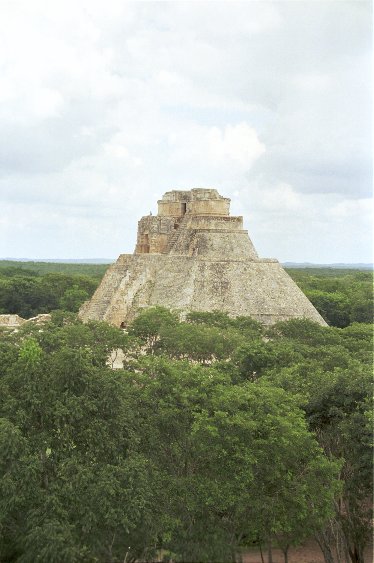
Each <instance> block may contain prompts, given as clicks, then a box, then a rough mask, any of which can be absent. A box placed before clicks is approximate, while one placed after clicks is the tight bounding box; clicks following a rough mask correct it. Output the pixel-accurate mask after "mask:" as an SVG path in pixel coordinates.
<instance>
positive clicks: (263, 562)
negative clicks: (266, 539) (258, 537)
mask: <svg viewBox="0 0 374 563" xmlns="http://www.w3.org/2000/svg"><path fill="white" fill-rule="evenodd" d="M259 547H260V554H261V563H265V559H264V554H263V553H262V545H261V544H259Z"/></svg>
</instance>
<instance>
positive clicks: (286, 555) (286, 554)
mask: <svg viewBox="0 0 374 563" xmlns="http://www.w3.org/2000/svg"><path fill="white" fill-rule="evenodd" d="M289 548H290V546H289V545H288V546H287V547H285V548H284V549H282V551H283V556H284V563H288V550H289Z"/></svg>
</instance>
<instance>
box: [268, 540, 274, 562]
mask: <svg viewBox="0 0 374 563" xmlns="http://www.w3.org/2000/svg"><path fill="white" fill-rule="evenodd" d="M268 563H273V552H272V551H271V539H269V541H268Z"/></svg>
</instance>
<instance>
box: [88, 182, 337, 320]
mask: <svg viewBox="0 0 374 563" xmlns="http://www.w3.org/2000/svg"><path fill="white" fill-rule="evenodd" d="M155 305H160V306H163V307H167V308H168V309H173V310H178V311H180V312H181V314H183V313H186V312H190V311H223V312H226V313H228V314H229V315H230V316H233V317H237V316H250V317H252V318H254V319H256V320H258V321H260V322H261V323H263V324H267V325H268V324H274V323H276V322H278V321H283V320H288V319H293V318H303V317H305V318H307V319H310V320H312V321H315V322H317V323H319V324H321V325H326V323H325V321H324V320H323V318H322V317H321V316H320V314H319V313H318V312H317V311H316V309H315V308H314V307H313V305H312V304H311V303H310V301H309V300H308V299H307V298H306V297H305V295H304V294H303V293H302V291H301V290H300V289H299V288H298V286H297V285H296V284H295V282H294V281H293V280H292V279H291V278H290V277H289V275H288V274H287V273H286V272H285V271H284V269H283V268H282V266H281V265H280V264H279V262H278V260H275V259H274V258H259V257H258V254H257V252H256V250H255V248H254V246H253V244H252V242H251V240H250V238H249V236H248V232H247V231H246V230H244V229H243V218H242V217H231V216H230V199H228V198H225V197H222V196H220V195H219V193H218V192H217V190H215V189H200V188H196V189H192V190H189V191H179V190H173V191H170V192H166V193H165V194H164V196H163V197H162V199H161V200H160V201H158V214H157V215H156V216H153V215H152V214H150V215H147V216H145V217H142V218H141V219H140V221H139V223H138V235H137V243H136V247H135V251H134V254H121V255H120V256H119V258H118V260H117V262H115V263H114V264H113V265H112V266H110V267H109V268H108V270H107V272H106V274H105V276H104V278H103V280H102V282H101V284H100V286H99V287H98V288H97V290H96V292H95V293H94V295H93V297H92V298H91V300H90V301H87V302H86V303H84V304H83V306H82V307H81V309H80V312H79V316H80V318H81V319H82V320H83V321H87V320H100V321H107V322H108V323H110V324H112V325H114V326H118V327H119V326H126V325H127V324H128V323H129V322H131V321H132V320H133V319H134V318H135V317H136V316H137V314H139V312H140V311H141V310H142V309H144V308H145V307H151V306H155Z"/></svg>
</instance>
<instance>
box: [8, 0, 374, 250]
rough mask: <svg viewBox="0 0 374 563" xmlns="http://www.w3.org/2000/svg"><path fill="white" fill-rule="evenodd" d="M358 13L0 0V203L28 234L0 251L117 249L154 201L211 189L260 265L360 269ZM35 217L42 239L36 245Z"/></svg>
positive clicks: (362, 187)
mask: <svg viewBox="0 0 374 563" xmlns="http://www.w3.org/2000/svg"><path fill="white" fill-rule="evenodd" d="M369 13H370V4H369V3H366V2H322V3H321V2H319V3H315V2H313V1H312V0H311V1H306V2H286V1H284V2H283V1H280V2H278V1H277V2H123V1H122V0H107V1H106V2H105V3H103V2H102V1H100V0H79V1H78V2H77V1H73V0H66V1H65V2H63V3H62V2H50V1H47V0H33V2H30V1H28V0H12V1H11V2H5V1H4V2H2V3H1V4H0V100H1V105H0V126H1V128H2V136H1V137H0V165H1V168H0V170H1V175H0V201H1V203H2V206H3V207H2V209H3V210H6V209H9V208H7V207H6V206H13V207H12V210H13V211H12V212H13V213H16V214H17V217H18V221H19V223H20V224H23V225H24V231H22V232H23V238H22V237H21V236H19V237H18V236H17V237H15V236H14V232H13V233H11V231H10V230H9V229H8V230H3V231H1V232H0V237H1V236H2V241H3V244H4V246H5V249H4V250H2V253H3V255H5V254H7V255H10V254H13V255H14V256H16V255H19V256H20V255H24V254H25V253H24V252H23V248H24V247H23V244H24V242H25V240H26V237H27V241H28V243H30V245H32V244H34V246H33V248H34V249H35V252H34V254H35V253H36V252H37V250H36V249H39V256H42V254H41V252H42V250H41V249H43V252H44V253H47V254H48V255H49V256H56V257H63V256H74V255H80V256H83V255H87V256H94V255H95V254H97V252H98V250H99V249H101V250H102V252H103V253H104V254H105V253H106V254H107V255H113V254H115V253H117V252H118V251H121V250H122V251H125V250H127V251H131V250H132V244H133V238H134V237H135V232H132V231H131V232H130V231H129V230H128V229H130V226H131V229H135V225H136V219H137V218H138V217H140V216H141V215H142V214H144V213H148V211H149V208H150V207H151V208H152V209H155V202H156V200H157V199H158V198H159V197H160V196H161V194H162V193H163V192H164V191H166V190H169V189H171V188H173V187H174V188H178V187H179V188H188V187H193V186H196V185H208V186H215V187H217V188H218V189H219V190H220V191H221V192H222V193H224V195H228V196H229V197H232V205H233V210H234V211H235V212H240V213H243V214H244V215H245V216H246V217H248V218H249V219H250V220H251V228H253V229H254V237H258V239H257V240H256V243H258V244H259V245H260V246H261V245H262V248H263V250H264V252H265V253H268V254H275V255H277V254H279V256H284V257H287V258H289V259H293V256H292V253H295V254H298V256H299V258H298V259H302V253H303V252H304V254H305V260H308V259H312V258H311V256H312V255H313V256H314V258H313V259H315V260H318V253H319V252H321V253H322V254H324V255H326V257H327V261H334V256H337V255H338V254H339V260H340V259H342V260H344V252H346V260H353V261H354V260H355V256H354V252H360V253H361V252H363V253H364V254H365V256H366V260H370V242H369V238H370V237H369V234H368V233H366V235H365V233H364V231H363V230H362V227H361V225H362V217H363V216H365V217H367V213H366V211H365V209H366V205H367V203H366V199H367V198H368V197H369V196H370V195H371V131H370V120H369V119H368V116H369V114H370V106H371V97H370V92H369V88H368V86H367V84H368V75H369V74H370V59H371V43H370V37H371V24H370V17H369V15H370V14H369ZM235 193H236V194H237V195H235ZM45 206H47V207H48V217H49V218H54V219H53V221H52V220H51V223H50V226H49V227H48V229H51V231H50V232H52V231H53V225H55V228H56V236H55V237H53V236H50V237H49V238H48V241H43V244H39V242H40V240H41V238H42V237H43V229H44V228H47V227H46V223H45V219H44V222H43V219H42V217H43V213H44V211H45ZM66 209H69V213H68V214H67V213H66ZM43 210H44V211H43ZM3 213H5V211H3ZM29 217H33V219H34V221H35V223H33V225H34V226H33V227H31V224H30V222H29V219H28V218H29ZM71 217H76V219H75V220H74V221H73V220H72V219H71ZM90 218H91V219H90ZM344 219H347V221H346V224H345V225H344V233H342V235H341V237H340V239H339V237H337V236H336V233H334V229H335V230H338V231H339V230H342V229H343V223H344ZM81 220H82V223H81V224H80V221H81ZM90 220H91V227H92V232H91V234H90V233H89V224H90ZM365 221H366V219H365ZM39 222H40V224H39ZM0 224H1V225H3V224H4V219H2V221H1V222H0ZM98 224H99V225H100V229H98V228H97V225H98ZM365 224H366V225H367V223H365ZM123 225H126V236H124V235H123V232H124V231H123ZM317 225H318V228H317ZM3 228H4V229H5V227H3ZM80 228H81V229H82V236H79V229H80ZM111 228H113V229H117V232H118V233H122V234H121V236H119V235H118V239H116V237H111V236H110V235H109V234H108V233H110V229H111ZM57 229H61V231H58V232H61V233H62V231H63V230H65V233H66V232H68V233H69V236H70V233H74V235H73V234H72V237H73V238H74V239H75V240H79V241H80V245H79V248H78V247H77V245H75V246H69V245H68V244H67V245H66V246H65V247H64V246H63V237H62V236H61V238H59V237H60V235H59V234H58V232H57ZM366 230H367V229H366ZM83 232H85V234H84V236H83ZM250 232H251V229H250ZM275 232H276V234H275ZM25 233H28V234H25ZM357 233H361V234H360V236H359V237H358V238H359V240H360V244H361V247H360V249H357V246H355V245H352V244H351V243H348V237H350V240H353V239H354V237H355V236H356V235H357ZM312 235H313V237H315V239H313V240H314V242H313V244H311V243H310V240H311V239H310V237H311V236H312ZM262 237H264V238H263V239H262ZM67 238H68V237H67ZM67 238H66V240H67ZM356 238H357V236H356ZM130 239H131V241H130ZM326 239H331V240H335V243H334V244H330V245H329V244H326V243H325V241H326ZM346 239H347V240H346ZM57 240H59V241H60V242H58V244H57ZM339 240H344V244H343V243H342V244H341V246H339V244H340V243H339ZM306 241H307V242H308V244H306ZM117 243H118V244H117ZM115 245H117V246H115ZM271 247H273V248H274V250H272V248H271ZM64 248H65V250H64ZM112 248H113V252H112V251H111V249H112ZM6 249H8V250H6ZM268 249H270V250H269V252H268ZM361 249H362V250H361ZM102 252H100V253H102ZM308 253H309V257H308V255H307V254H308ZM329 253H330V254H329ZM45 255H46V254H45ZM328 255H330V256H331V258H330V259H329V258H328Z"/></svg>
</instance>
